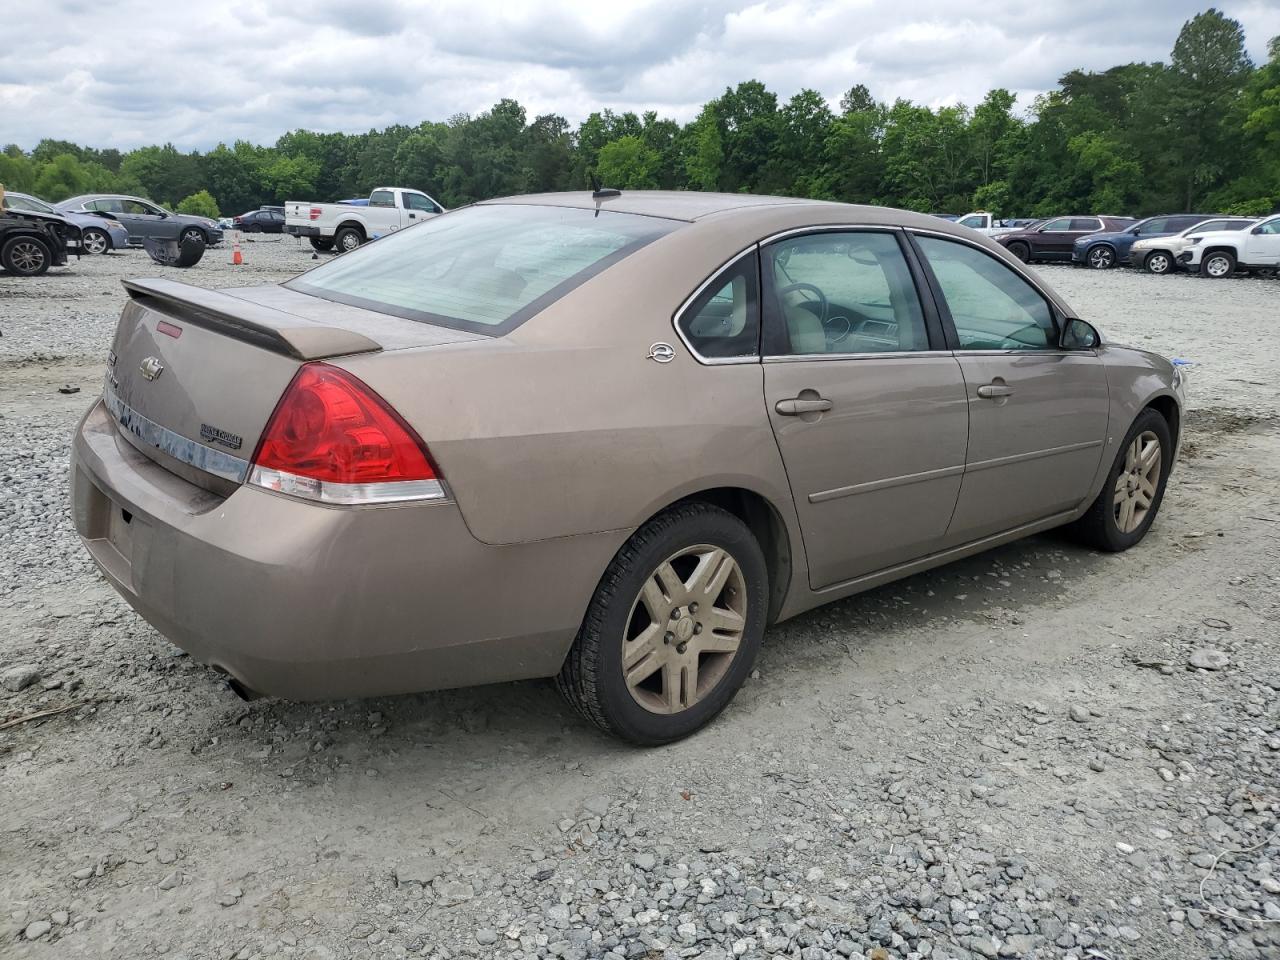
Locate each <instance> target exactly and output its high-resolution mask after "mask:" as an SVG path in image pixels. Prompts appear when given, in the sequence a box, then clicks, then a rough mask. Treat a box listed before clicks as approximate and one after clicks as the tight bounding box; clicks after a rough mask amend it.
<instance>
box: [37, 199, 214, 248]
mask: <svg viewBox="0 0 1280 960" xmlns="http://www.w3.org/2000/svg"><path fill="white" fill-rule="evenodd" d="M54 206H55V207H57V208H58V212H60V213H95V212H97V213H109V214H111V215H112V216H113V217H115V218H116V219H117V220H119V221H120V223H122V224H124V227H125V229H126V230H128V231H129V245H130V246H132V247H141V246H142V245H143V243H142V242H143V241H144V240H148V239H150V240H183V239H186V238H188V237H191V238H199V239H200V240H202V241H203V242H204V244H205V246H208V247H211V246H213V245H214V244H216V243H220V242H221V241H222V227H220V226H218V221H216V220H210V219H209V218H208V217H197V216H194V215H193V214H187V213H173V212H172V211H169V210H166V209H165V208H164V207H162V206H160V205H159V204H158V203H152V202H151V201H150V200H144V199H143V198H142V197H130V196H125V195H123V194H116V193H86V194H84V195H82V196H79V197H71V198H70V199H69V200H63V201H62V202H61V203H56V204H54Z"/></svg>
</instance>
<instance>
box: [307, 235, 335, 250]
mask: <svg viewBox="0 0 1280 960" xmlns="http://www.w3.org/2000/svg"><path fill="white" fill-rule="evenodd" d="M311 249H313V250H317V251H319V252H320V253H328V252H329V251H330V250H332V249H333V238H332V237H312V238H311Z"/></svg>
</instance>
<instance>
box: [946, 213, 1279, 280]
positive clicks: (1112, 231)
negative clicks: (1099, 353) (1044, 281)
mask: <svg viewBox="0 0 1280 960" xmlns="http://www.w3.org/2000/svg"><path fill="white" fill-rule="evenodd" d="M954 222H955V223H957V224H958V225H960V226H965V227H969V228H970V229H972V230H975V231H976V232H978V233H982V234H985V235H986V236H989V237H991V238H992V239H993V240H995V241H996V243H999V244H1000V245H1002V246H1003V247H1005V248H1006V249H1008V251H1009V252H1010V253H1012V254H1013V255H1014V256H1016V257H1017V258H1018V259H1019V260H1022V261H1023V262H1024V263H1034V262H1047V261H1062V262H1070V263H1073V264H1075V265H1076V266H1082V267H1087V268H1089V269H1092V270H1108V269H1111V268H1112V267H1118V266H1131V267H1134V268H1137V269H1141V270H1146V271H1147V272H1148V273H1154V274H1166V273H1173V272H1175V271H1178V270H1186V271H1189V272H1193V273H1199V274H1200V275H1201V276H1205V277H1210V278H1215V279H1217V278H1222V277H1229V276H1231V275H1233V274H1234V273H1236V272H1237V271H1240V270H1246V271H1251V270H1275V269H1280V215H1273V216H1271V217H1267V218H1265V219H1261V220H1259V219H1257V218H1254V217H1243V216H1228V215H1225V214H1212V213H1178V214H1162V215H1159V216H1154V217H1147V218H1146V219H1143V220H1135V219H1134V218H1132V217H1115V216H1110V215H1106V214H1083V215H1073V216H1066V217H1054V218H1051V219H1048V220H1037V221H1033V222H1026V221H1011V220H1003V221H1002V220H997V219H995V218H994V217H993V216H992V215H991V214H988V213H982V212H977V213H970V214H965V215H964V216H963V217H958V218H956V219H955V221H954ZM1015 223H1021V224H1022V225H1021V226H1018V227H1013V228H1011V227H1010V225H1011V224H1015Z"/></svg>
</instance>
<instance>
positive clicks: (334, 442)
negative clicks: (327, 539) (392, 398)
mask: <svg viewBox="0 0 1280 960" xmlns="http://www.w3.org/2000/svg"><path fill="white" fill-rule="evenodd" d="M249 482H250V483H253V484H256V485H258V486H262V487H267V488H268V489H271V490H278V491H280V492H281V493H289V494H293V495H294V496H300V497H306V498H307V499H310V500H322V501H325V502H329V503H383V502H387V501H392V500H438V499H440V498H442V497H443V496H444V488H443V487H442V486H441V484H440V479H439V477H438V476H437V475H436V471H435V468H434V467H433V466H432V465H431V460H430V458H429V457H428V455H427V449H426V446H425V445H424V444H423V442H422V440H421V439H419V437H418V435H417V434H416V433H414V432H413V428H412V427H410V426H409V425H408V424H407V423H405V422H404V420H403V419H402V418H401V417H400V415H399V414H398V413H396V412H395V411H394V410H393V409H391V407H390V406H389V405H388V404H387V402H386V401H385V400H383V399H382V398H381V397H380V396H378V395H377V394H376V393H374V392H373V391H372V390H370V389H369V387H367V386H366V385H365V384H363V383H361V382H360V380H358V379H357V378H356V377H354V376H352V375H351V374H349V373H347V372H346V371H345V370H340V369H339V368H337V367H332V366H330V365H329V364H327V363H308V364H304V365H303V366H302V368H301V369H300V370H299V371H298V372H297V374H296V375H295V376H294V378H293V381H292V382H291V383H290V384H289V386H288V387H287V388H286V389H285V392H284V396H282V397H281V398H280V402H279V403H278V404H277V405H276V409H275V412H274V413H272V414H271V419H270V420H269V421H268V422H267V427H266V429H265V430H264V431H263V433H262V439H261V440H260V441H259V442H258V449H257V452H256V453H255V454H254V455H253V470H252V472H251V473H250V476H249Z"/></svg>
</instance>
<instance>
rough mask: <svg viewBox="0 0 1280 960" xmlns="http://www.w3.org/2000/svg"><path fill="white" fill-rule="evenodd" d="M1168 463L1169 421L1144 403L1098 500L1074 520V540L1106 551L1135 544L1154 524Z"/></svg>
mask: <svg viewBox="0 0 1280 960" xmlns="http://www.w3.org/2000/svg"><path fill="white" fill-rule="evenodd" d="M1172 466H1173V434H1172V433H1171V432H1170V431H1169V423H1168V421H1166V420H1165V418H1164V417H1163V416H1161V415H1160V413H1159V412H1158V411H1156V410H1152V409H1151V408H1150V407H1148V408H1147V409H1146V410H1143V411H1142V413H1140V414H1138V417H1137V419H1135V420H1134V421H1133V425H1132V426H1131V427H1129V432H1128V433H1126V434H1125V438H1124V443H1122V444H1121V445H1120V451H1119V452H1118V453H1117V454H1116V459H1115V463H1113V464H1112V465H1111V470H1110V471H1108V473H1107V480H1106V482H1105V483H1104V484H1103V485H1102V491H1101V492H1100V493H1099V494H1098V498H1097V499H1096V500H1094V501H1093V504H1092V506H1090V507H1089V510H1088V512H1087V513H1086V514H1085V515H1084V516H1083V517H1081V518H1080V519H1079V520H1077V521H1076V522H1075V524H1074V527H1075V532H1076V533H1077V535H1078V536H1079V538H1080V539H1081V540H1082V541H1083V542H1085V543H1087V544H1089V545H1090V546H1092V547H1095V548H1097V549H1098V550H1105V551H1107V552H1109V553H1120V552H1121V551H1124V550H1128V549H1129V548H1130V547H1132V546H1134V545H1136V544H1137V543H1138V542H1139V541H1141V540H1142V538H1143V537H1145V536H1146V535H1147V531H1148V530H1150V529H1151V524H1153V523H1154V522H1155V519H1156V514H1157V513H1158V512H1159V510H1160V504H1161V502H1162V501H1163V500H1164V488H1165V484H1166V483H1167V482H1168V479H1169V469H1170V468H1171V467H1172Z"/></svg>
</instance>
